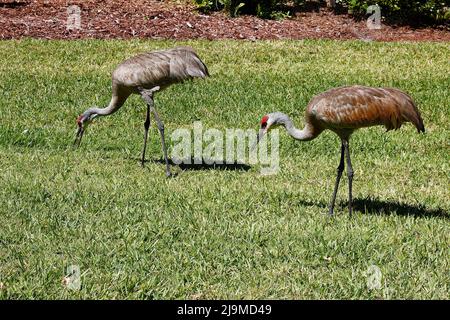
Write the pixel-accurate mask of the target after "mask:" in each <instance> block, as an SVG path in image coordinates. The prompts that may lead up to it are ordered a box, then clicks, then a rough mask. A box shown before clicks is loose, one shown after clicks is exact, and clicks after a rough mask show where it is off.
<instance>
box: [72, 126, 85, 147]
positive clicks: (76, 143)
mask: <svg viewBox="0 0 450 320" xmlns="http://www.w3.org/2000/svg"><path fill="white" fill-rule="evenodd" d="M83 133H84V128H83V126H82V125H81V126H79V127H78V131H77V135H76V137H75V141H74V142H73V146H74V147H75V148H78V147H79V146H80V144H81V139H82V138H83Z"/></svg>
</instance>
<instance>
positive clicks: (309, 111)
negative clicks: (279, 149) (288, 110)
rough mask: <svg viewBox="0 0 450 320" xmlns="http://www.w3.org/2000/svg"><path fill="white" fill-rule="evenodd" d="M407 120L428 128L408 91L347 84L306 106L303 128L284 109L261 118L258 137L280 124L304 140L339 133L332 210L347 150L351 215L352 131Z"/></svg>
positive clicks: (391, 126) (392, 126)
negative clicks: (350, 145) (350, 143)
mask: <svg viewBox="0 0 450 320" xmlns="http://www.w3.org/2000/svg"><path fill="white" fill-rule="evenodd" d="M403 122H412V123H413V124H414V126H415V127H416V128H417V131H418V132H425V128H424V126H423V120H422V118H421V116H420V112H419V110H418V109H417V107H416V105H415V104H414V102H413V100H412V99H411V97H410V96H409V95H407V94H406V93H404V92H402V91H400V90H398V89H394V88H371V87H365V86H347V87H340V88H334V89H330V90H328V91H325V92H323V93H321V94H318V95H317V96H315V97H314V98H313V99H312V100H311V101H310V102H309V104H308V106H307V107H306V112H305V127H304V128H303V129H302V130H300V129H297V128H295V127H294V124H293V122H292V120H291V119H290V118H289V117H288V116H287V115H286V114H284V113H281V112H274V113H269V114H267V115H265V116H264V117H263V118H262V120H261V128H260V130H259V134H258V137H257V141H259V140H260V139H261V138H262V137H263V136H264V134H265V133H267V132H268V131H269V130H270V129H272V128H274V127H276V126H279V125H281V126H284V128H285V129H286V130H287V132H288V133H289V135H290V136H291V137H293V138H294V139H296V140H300V141H309V140H312V139H314V138H316V137H317V136H318V135H319V134H320V133H321V132H322V131H323V130H326V129H329V130H331V131H333V132H334V133H336V134H337V135H338V136H339V137H340V138H341V142H342V143H341V160H340V162H339V166H338V167H337V177H336V183H335V187H334V191H333V196H332V198H331V202H330V206H329V214H330V215H332V214H333V210H334V204H335V201H336V193H337V190H338V186H339V181H340V179H341V175H342V171H343V170H344V154H345V155H346V159H347V175H348V180H349V185H348V188H349V189H348V208H349V213H350V215H351V213H352V180H353V168H352V163H351V161H350V151H349V139H350V135H351V134H352V133H353V131H355V130H356V129H359V128H363V127H370V126H376V125H384V126H385V127H386V129H387V131H389V130H392V129H399V128H400V127H401V125H402V124H403Z"/></svg>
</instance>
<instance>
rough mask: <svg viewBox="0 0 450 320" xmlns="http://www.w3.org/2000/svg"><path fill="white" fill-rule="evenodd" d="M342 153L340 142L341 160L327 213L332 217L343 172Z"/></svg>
mask: <svg viewBox="0 0 450 320" xmlns="http://www.w3.org/2000/svg"><path fill="white" fill-rule="evenodd" d="M344 152H345V147H344V142H343V141H342V144H341V160H340V162H339V166H338V167H337V176H336V184H335V185H334V191H333V196H332V198H331V202H330V210H329V211H328V214H329V215H330V216H331V215H333V210H334V203H335V202H336V194H337V191H338V188H339V181H340V180H341V176H342V172H343V171H344Z"/></svg>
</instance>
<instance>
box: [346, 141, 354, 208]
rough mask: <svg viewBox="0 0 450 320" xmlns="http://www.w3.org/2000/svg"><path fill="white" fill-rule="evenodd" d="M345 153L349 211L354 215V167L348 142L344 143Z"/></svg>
mask: <svg viewBox="0 0 450 320" xmlns="http://www.w3.org/2000/svg"><path fill="white" fill-rule="evenodd" d="M344 146H345V153H346V156H347V176H348V211H349V214H350V216H351V215H352V200H353V199H352V183H353V167H352V161H351V160H350V149H349V143H348V141H344Z"/></svg>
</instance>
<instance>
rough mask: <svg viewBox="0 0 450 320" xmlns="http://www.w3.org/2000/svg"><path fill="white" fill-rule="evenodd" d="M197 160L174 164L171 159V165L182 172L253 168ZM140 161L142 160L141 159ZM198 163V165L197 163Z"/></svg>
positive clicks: (161, 161) (246, 169)
mask: <svg viewBox="0 0 450 320" xmlns="http://www.w3.org/2000/svg"><path fill="white" fill-rule="evenodd" d="M195 160H196V159H195V158H190V159H189V158H188V159H184V160H177V161H176V162H174V161H173V160H172V159H169V163H170V165H171V166H177V167H179V168H180V169H181V170H183V171H184V170H191V171H197V170H230V171H248V170H250V169H251V166H249V165H247V164H244V163H236V162H235V163H211V164H208V163H207V160H206V159H201V161H200V160H199V161H195ZM139 161H140V159H139ZM145 162H146V163H147V162H153V163H161V164H165V163H166V161H165V160H164V159H162V158H160V159H150V160H145ZM196 162H197V163H196Z"/></svg>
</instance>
